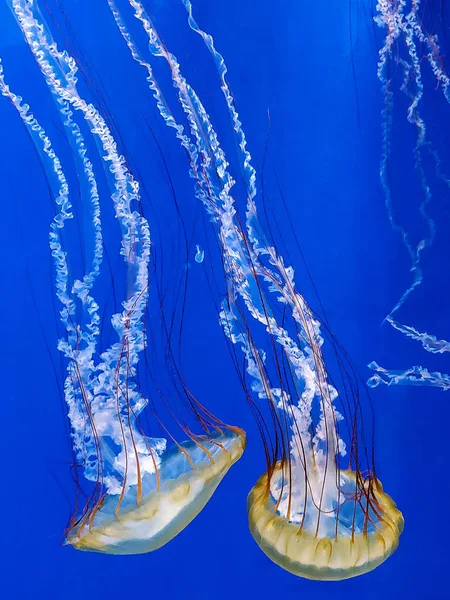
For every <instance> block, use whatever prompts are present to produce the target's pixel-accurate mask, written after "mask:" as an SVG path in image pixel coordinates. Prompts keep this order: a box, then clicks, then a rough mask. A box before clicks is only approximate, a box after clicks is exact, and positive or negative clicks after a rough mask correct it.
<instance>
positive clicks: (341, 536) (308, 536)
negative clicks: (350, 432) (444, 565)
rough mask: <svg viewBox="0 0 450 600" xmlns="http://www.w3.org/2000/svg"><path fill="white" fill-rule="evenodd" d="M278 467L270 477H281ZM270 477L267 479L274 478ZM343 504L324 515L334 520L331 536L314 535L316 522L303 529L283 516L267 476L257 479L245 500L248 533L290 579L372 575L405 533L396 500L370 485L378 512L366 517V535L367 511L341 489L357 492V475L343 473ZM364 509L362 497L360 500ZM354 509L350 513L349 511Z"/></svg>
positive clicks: (347, 472) (375, 484)
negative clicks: (270, 489) (372, 488)
mask: <svg viewBox="0 0 450 600" xmlns="http://www.w3.org/2000/svg"><path fill="white" fill-rule="evenodd" d="M280 473H281V466H280V463H277V465H276V467H275V471H274V473H273V475H272V478H273V477H275V478H276V477H279V476H280ZM272 478H271V479H272ZM340 478H341V479H340V480H341V492H343V493H341V495H340V497H341V502H340V504H339V510H336V511H334V512H333V513H332V516H331V515H323V519H324V520H327V519H328V520H329V521H330V523H331V522H332V528H331V529H332V530H334V533H331V531H330V532H329V537H327V536H324V535H320V534H319V535H317V534H316V525H317V520H315V521H314V525H312V524H310V525H307V524H306V523H308V515H307V514H306V515H305V520H304V521H303V523H304V524H303V525H301V524H299V523H297V522H293V521H291V520H288V519H287V518H285V517H283V516H281V515H280V514H279V513H278V510H277V504H276V501H275V500H274V498H273V497H272V495H271V494H270V492H269V480H268V475H267V473H264V474H263V475H261V477H260V478H259V479H258V481H257V482H256V485H255V486H254V487H253V488H252V490H251V491H250V494H249V495H248V499H247V509H248V517H249V527H250V531H251V533H252V535H253V537H254V538H255V540H256V542H257V544H258V545H259V547H260V548H261V550H262V551H263V552H264V553H265V554H266V555H267V556H268V557H269V558H270V559H271V560H272V561H273V562H275V563H276V564H277V565H279V566H280V567H282V568H283V569H286V571H289V572H290V573H292V574H294V575H298V576H299V577H305V578H307V579H319V580H324V581H326V580H328V581H333V580H334V581H336V580H340V579H348V578H350V577H355V576H356V575H362V574H363V573H367V572H368V571H372V570H373V569H375V568H376V567H378V566H379V565H380V564H381V563H382V562H384V561H385V560H386V559H387V558H388V557H389V556H390V555H391V554H392V553H393V552H394V551H395V550H396V548H397V546H398V542H399V537H400V534H401V532H402V531H403V517H402V514H401V513H400V511H398V510H397V507H396V505H395V502H394V501H393V500H392V499H391V498H390V497H389V496H388V495H387V494H385V493H384V492H383V489H382V486H381V483H380V482H379V481H376V482H372V483H373V486H374V490H373V493H372V497H373V503H374V504H377V506H376V511H377V513H378V515H377V514H375V512H373V511H371V513H370V514H369V519H370V520H369V522H368V524H367V528H366V531H365V529H364V521H365V518H364V517H365V513H364V511H363V510H362V509H361V508H360V507H359V505H358V504H356V506H357V510H356V512H354V508H355V503H354V502H353V501H350V500H349V499H348V497H349V496H348V495H347V494H345V489H344V488H347V491H350V488H353V489H357V486H356V479H355V473H354V472H353V471H341V473H340ZM362 504H363V505H364V498H363V500H362ZM350 507H351V508H352V510H351V511H350V510H349V508H350Z"/></svg>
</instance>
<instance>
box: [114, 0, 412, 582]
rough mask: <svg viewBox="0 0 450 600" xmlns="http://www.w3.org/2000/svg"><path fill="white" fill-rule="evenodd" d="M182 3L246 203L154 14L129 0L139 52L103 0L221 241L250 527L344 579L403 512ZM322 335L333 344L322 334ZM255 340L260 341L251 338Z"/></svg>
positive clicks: (230, 101) (325, 576)
mask: <svg viewBox="0 0 450 600" xmlns="http://www.w3.org/2000/svg"><path fill="white" fill-rule="evenodd" d="M182 3H183V5H184V7H185V9H186V11H187V19H188V25H189V27H190V28H191V30H193V31H194V32H195V33H197V34H198V35H200V36H201V38H202V39H203V41H204V43H205V45H206V47H207V49H208V50H209V52H210V54H211V56H212V59H213V61H214V64H215V65H216V67H217V70H218V73H219V79H220V86H221V90H222V93H223V97H224V100H225V104H226V108H227V110H228V113H229V116H230V123H231V126H232V129H233V134H234V136H235V141H236V144H235V146H236V148H237V153H238V157H239V172H240V173H241V174H242V177H243V180H244V182H245V190H246V198H245V203H244V209H242V208H241V206H240V203H238V202H237V199H236V197H235V189H234V188H235V183H236V182H235V180H234V179H233V177H232V176H231V174H230V170H229V168H228V167H229V161H228V158H227V156H226V155H225V152H224V150H223V149H222V146H221V144H220V140H219V135H218V133H217V132H216V129H215V127H214V125H213V122H212V120H211V117H210V116H209V114H208V113H207V111H206V109H205V107H204V105H203V103H202V101H201V98H200V97H199V95H198V94H197V92H196V91H195V89H194V88H193V87H192V85H191V84H190V83H189V82H188V81H187V79H186V77H185V76H184V75H183V72H182V68H181V64H180V62H179V61H178V59H177V57H176V56H175V55H174V54H173V53H172V52H171V51H170V50H169V49H168V48H167V46H166V45H165V43H164V41H163V40H162V38H161V36H160V34H159V31H158V29H157V28H156V26H155V23H154V22H153V20H152V17H151V16H150V14H149V13H148V12H147V11H146V10H145V8H144V6H143V4H142V3H141V2H139V1H137V0H129V5H130V6H131V7H132V8H133V10H134V17H135V18H136V19H137V20H138V21H139V22H140V23H141V25H142V28H143V31H144V32H145V33H146V34H147V40H148V45H149V52H148V53H145V52H144V51H142V50H141V49H140V48H139V45H138V43H137V42H136V41H135V40H134V39H133V36H132V34H131V32H130V30H129V29H128V27H127V25H126V21H125V19H124V18H123V16H122V15H121V12H120V11H119V9H118V8H117V5H116V3H115V2H114V1H113V0H108V4H109V6H110V8H111V12H112V14H113V16H114V18H115V20H116V24H117V26H118V28H119V30H120V32H121V34H122V36H123V38H124V41H125V43H126V44H127V46H128V48H129V50H130V53H131V56H132V57H133V59H134V60H135V61H136V62H137V63H138V64H140V65H141V66H142V67H143V69H144V70H145V76H146V78H147V81H148V84H149V88H150V90H151V93H152V95H153V97H154V99H155V101H156V105H157V107H158V109H159V112H160V114H161V117H162V118H163V120H164V121H165V123H166V124H167V126H168V127H170V128H171V129H173V130H174V132H175V134H176V137H177V138H178V140H179V142H180V143H181V145H182V147H183V148H184V150H185V152H186V156H187V159H188V164H189V173H190V176H191V178H192V180H193V183H194V189H195V194H196V196H197V198H198V199H199V201H200V202H201V203H202V204H203V205H204V207H205V210H206V212H207V214H208V215H209V218H210V221H211V223H212V226H213V228H214V231H215V233H216V236H217V240H218V244H219V247H220V250H221V254H222V262H223V274H224V277H225V281H226V285H227V295H226V298H225V299H223V301H222V304H221V310H220V314H219V321H220V324H221V325H222V327H223V330H224V332H225V335H226V336H227V338H228V340H229V342H230V345H231V347H232V348H236V351H237V349H239V351H240V352H242V356H243V360H244V364H245V378H244V377H242V383H243V386H244V388H245V390H246V395H247V397H248V398H249V402H250V405H251V407H252V409H253V411H254V413H255V415H256V419H257V423H258V426H259V428H260V431H261V434H262V437H263V442H264V448H265V454H266V459H267V471H266V472H264V473H263V474H262V475H261V476H260V478H259V479H258V480H257V482H256V484H255V485H254V487H253V488H252V489H251V491H250V493H249V495H248V499H247V510H248V522H249V529H250V532H251V534H252V535H253V537H254V539H255V541H256V542H257V544H258V545H259V547H260V548H261V550H262V551H263V552H264V553H265V554H266V555H267V556H268V557H269V558H270V559H271V560H272V561H273V562H274V563H276V564H277V565H279V566H280V567H282V568H284V569H285V570H287V571H289V572H290V573H292V574H294V575H297V576H300V577H305V578H309V579H319V580H339V579H346V578H349V577H354V576H356V575H360V574H363V573H366V572H368V571H371V570H372V569H375V568H376V567H377V566H378V565H380V564H381V563H382V562H383V561H384V560H386V559H387V558H388V557H389V556H390V555H391V554H392V553H393V552H394V551H395V549H396V548H397V545H398V542H399V536H400V534H401V532H402V529H403V517H402V515H401V513H400V511H399V510H398V509H397V508H396V505H395V503H394V501H393V500H392V499H391V498H390V496H389V495H388V494H387V493H386V492H384V490H383V487H382V484H381V482H380V480H379V479H378V477H377V474H376V469H375V464H374V458H373V452H372V449H370V448H368V447H367V446H365V445H364V443H363V442H362V438H363V430H362V424H361V414H362V408H361V403H360V401H359V397H358V395H357V392H356V390H355V387H354V384H353V383H352V382H347V384H344V390H343V399H342V400H341V401H340V407H339V395H338V392H337V389H336V388H335V387H334V385H333V384H332V382H331V381H330V377H329V374H328V372H327V368H326V365H325V361H324V357H323V350H322V346H323V343H324V335H323V333H322V326H321V323H320V320H319V318H318V317H317V315H315V313H314V312H313V311H312V309H311V308H310V307H309V305H308V303H307V302H306V299H305V298H304V297H303V295H302V294H301V292H300V291H299V289H298V287H297V284H296V282H295V272H294V269H293V268H292V267H291V266H289V265H288V264H286V262H285V260H284V259H283V257H282V256H281V255H280V253H279V252H278V250H277V248H276V246H275V244H274V243H273V242H272V240H271V239H270V238H269V237H268V236H267V235H266V233H265V231H264V227H263V224H262V221H261V220H260V218H259V216H258V207H257V199H258V190H257V186H256V171H255V169H254V167H253V166H252V159H251V155H250V152H249V150H248V149H247V141H246V137H245V134H244V130H243V127H242V123H241V121H240V118H239V115H238V112H237V110H236V108H235V103H234V97H233V94H232V92H231V89H230V87H229V85H228V83H227V79H226V74H227V67H226V64H225V61H224V58H223V56H222V55H221V54H220V53H219V52H218V51H217V49H216V47H215V44H214V40H213V38H212V37H211V36H210V35H209V34H208V33H206V32H205V31H203V30H202V29H201V28H200V26H199V25H198V24H197V21H196V20H195V17H194V14H193V6H192V3H191V2H190V1H189V0H182ZM158 60H163V61H165V62H166V63H167V65H168V68H169V70H170V75H171V77H172V83H173V86H174V88H175V90H176V92H177V94H178V102H179V106H180V107H181V108H182V110H183V113H184V116H185V123H184V124H183V123H181V122H179V120H177V119H176V118H175V116H174V114H175V111H174V110H172V109H171V107H170V105H169V103H168V101H167V100H166V98H165V95H164V93H163V90H162V89H161V87H160V85H159V83H158V80H157V78H156V76H155V72H154V68H153V64H154V61H158ZM324 329H325V331H327V328H326V327H325V328H324ZM328 339H329V340H330V341H331V342H332V343H333V345H335V344H336V342H335V340H334V338H333V336H332V335H331V334H329V335H328ZM264 342H266V344H265V345H266V348H268V350H267V349H264V348H262V347H261V346H263V344H264ZM346 385H347V386H348V387H346ZM263 403H265V405H266V406H267V412H268V417H267V418H266V417H265V416H263V414H262V411H263V408H262V404H263ZM344 431H347V435H348V444H349V450H348V451H347V446H346V443H345V440H344V433H343V432H344ZM344 457H348V459H347V460H348V462H347V465H346V466H345V467H344V463H343V459H344ZM365 463H367V464H368V467H367V469H365V468H364V464H365Z"/></svg>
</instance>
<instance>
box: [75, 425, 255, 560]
mask: <svg viewBox="0 0 450 600" xmlns="http://www.w3.org/2000/svg"><path fill="white" fill-rule="evenodd" d="M244 447H245V434H244V432H243V431H242V430H239V429H235V428H230V429H227V430H225V431H223V432H221V433H220V434H218V435H217V436H215V437H210V438H207V439H206V438H205V439H201V438H197V439H196V440H195V441H189V442H183V443H181V444H178V445H175V446H174V447H173V448H172V449H171V450H169V451H168V452H166V453H165V454H164V455H163V457H162V461H161V464H160V467H159V468H158V470H157V472H156V474H155V475H153V476H146V477H144V478H143V480H142V492H141V493H142V495H141V498H140V499H139V500H137V497H136V493H137V486H134V487H133V488H130V489H129V490H128V492H127V495H126V496H124V497H122V498H121V497H120V496H117V495H115V496H114V495H107V496H106V497H105V498H103V499H102V502H101V503H100V505H99V506H98V507H96V508H94V509H93V511H92V512H91V514H90V515H89V518H88V519H83V520H82V521H81V522H80V524H78V525H76V526H75V527H73V528H72V529H71V530H70V531H69V534H68V536H67V540H66V543H68V544H71V545H72V546H74V547H75V548H77V549H78V550H89V551H96V552H105V553H108V554H141V553H145V552H151V551H153V550H157V549H158V548H160V547H161V546H163V545H164V544H166V543H167V542H169V541H170V540H171V539H173V538H174V537H175V536H176V535H178V534H179V533H180V532H181V531H182V530H183V529H184V528H185V527H186V526H187V525H188V524H189V523H190V522H191V521H192V519H194V517H196V516H197V515H198V513H199V512H200V511H201V510H202V509H203V508H204V506H205V505H206V503H207V502H208V500H209V499H210V498H211V496H212V495H213V493H214V491H215V490H216V488H217V486H218V485H219V483H220V482H221V480H222V479H223V477H224V476H225V474H226V473H227V471H228V469H229V468H230V467H231V466H232V465H233V464H234V463H235V462H236V461H237V460H238V459H239V458H240V457H241V455H242V452H243V451H244Z"/></svg>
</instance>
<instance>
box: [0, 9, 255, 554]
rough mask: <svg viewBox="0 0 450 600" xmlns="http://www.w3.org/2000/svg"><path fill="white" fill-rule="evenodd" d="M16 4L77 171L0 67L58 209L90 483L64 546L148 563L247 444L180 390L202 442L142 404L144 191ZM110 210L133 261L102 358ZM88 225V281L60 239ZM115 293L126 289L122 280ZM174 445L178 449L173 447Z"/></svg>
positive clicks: (77, 413) (64, 343)
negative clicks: (104, 189) (75, 184)
mask: <svg viewBox="0 0 450 600" xmlns="http://www.w3.org/2000/svg"><path fill="white" fill-rule="evenodd" d="M9 5H10V7H11V10H12V13H13V15H14V16H15V19H16V21H17V23H18V25H19V27H20V29H21V31H22V33H23V36H24V39H25V40H26V42H27V43H28V46H29V48H30V50H31V52H32V53H33V55H34V58H35V59H36V61H37V64H38V66H39V68H40V71H41V72H42V75H43V77H44V79H45V81H46V83H47V86H48V88H49V90H50V92H51V94H52V95H53V98H54V100H55V101H56V107H57V110H58V112H59V115H60V118H61V121H62V123H63V126H64V132H65V136H66V137H67V140H68V142H69V144H70V148H71V157H70V158H71V160H66V161H65V160H64V159H61V158H60V157H59V156H58V155H57V153H56V151H55V149H54V148H55V145H54V144H53V143H52V140H51V139H50V137H49V136H48V134H47V133H46V131H45V130H44V128H43V127H42V125H41V124H40V123H39V121H38V119H37V117H36V116H35V113H33V112H32V111H31V109H30V107H29V106H28V105H27V104H25V102H24V101H23V100H22V98H21V97H20V96H18V95H17V94H16V93H15V92H14V91H12V90H11V89H10V88H9V86H8V83H7V81H6V80H5V75H4V71H3V67H1V71H0V91H1V93H2V94H3V96H5V97H6V98H8V99H9V100H10V101H11V102H12V104H13V105H14V107H15V108H16V110H17V112H18V114H19V116H20V118H21V120H22V122H23V124H24V126H25V127H26V128H27V131H28V133H29V135H30V137H31V139H32V140H33V143H34V145H35V147H36V149H37V152H38V154H39V157H40V160H41V163H42V166H43V169H44V173H45V176H46V178H47V180H48V185H49V189H50V190H51V194H52V197H53V199H54V202H55V207H56V215H55V217H54V220H53V222H52V223H51V227H50V248H51V252H52V256H53V261H54V267H55V272H56V295H57V297H58V300H59V302H60V304H61V306H62V310H61V312H60V315H61V322H62V324H63V327H64V330H65V335H64V337H63V338H62V339H61V340H60V341H59V345H58V348H59V350H60V351H61V352H62V353H63V354H64V356H65V357H66V359H67V376H66V379H65V384H64V392H65V400H66V402H67V406H68V415H69V419H70V423H71V429H72V442H73V448H74V455H75V458H76V461H77V463H78V464H79V465H81V469H82V474H83V476H84V478H85V479H86V480H87V481H89V482H92V484H91V486H90V487H91V491H90V493H89V494H88V496H87V498H86V500H85V502H84V504H83V502H82V501H81V498H80V496H78V501H77V505H76V507H75V513H74V516H73V517H72V518H71V520H70V523H69V526H68V528H67V534H66V543H67V544H70V545H72V546H74V547H75V548H78V549H81V550H91V551H98V552H105V553H111V554H135V553H143V552H149V551H152V550H155V549H157V548H159V547H161V546H162V545H164V544H165V543H167V542H168V541H170V540H171V539H172V538H173V537H175V536H176V535H177V534H178V533H179V532H180V531H181V530H182V529H184V528H185V527H186V525H188V524H189V523H190V521H191V520H192V519H193V518H194V517H195V516H196V515H197V514H198V513H199V512H200V511H201V510H202V508H203V507H204V506H205V504H206V503H207V501H208V500H209V498H210V497H211V495H212V494H213V493H214V491H215V489H216V487H217V485H218V484H219V483H220V481H221V480H222V478H223V477H224V475H225V474H226V472H227V471H228V469H229V468H230V466H231V465H232V464H233V463H234V462H235V461H236V460H238V459H239V458H240V456H241V454H242V452H243V449H244V446H245V434H244V432H243V431H242V430H240V429H238V428H234V427H231V426H228V425H226V424H224V423H222V422H221V421H220V420H219V419H217V418H216V417H215V416H214V415H212V414H211V413H210V412H209V411H208V410H207V409H206V408H205V407H203V406H202V405H201V404H200V403H199V402H198V401H197V400H196V399H195V398H194V396H193V395H192V394H191V393H190V392H189V390H188V389H187V388H186V387H185V386H183V382H181V381H180V386H181V387H182V391H183V394H184V400H185V402H184V404H185V405H186V406H187V408H188V409H189V412H190V415H191V421H192V422H194V423H196V425H197V426H200V427H201V430H202V432H201V434H196V433H194V432H193V431H192V429H191V425H190V423H189V421H188V420H185V418H184V417H183V416H182V415H179V414H178V413H175V412H174V411H175V408H174V406H173V405H172V404H170V405H168V404H167V405H166V406H165V407H163V406H162V404H163V403H164V401H163V400H162V401H161V402H160V405H161V406H159V405H158V403H157V402H156V400H154V399H150V401H149V400H147V398H146V397H145V396H144V394H143V391H142V390H141V387H140V380H139V376H138V363H139V361H140V360H141V358H142V357H143V356H144V357H146V351H147V350H148V345H149V343H148V340H147V336H146V328H145V316H146V311H147V305H148V300H149V292H150V290H151V286H149V283H150V282H149V260H150V252H151V244H150V230H149V225H148V222H147V220H146V219H145V218H144V216H143V215H142V211H141V201H140V192H139V185H138V183H137V181H136V180H135V179H134V177H133V175H132V174H131V172H130V170H129V168H128V167H127V164H126V161H125V159H124V157H123V156H122V155H120V154H119V151H118V149H117V144H116V140H115V139H114V137H113V135H112V133H111V130H110V128H109V127H108V125H107V123H106V121H105V119H104V118H103V116H102V115H101V114H100V112H99V111H98V110H97V109H96V107H95V106H94V105H93V104H90V103H88V101H87V100H86V99H85V98H83V97H82V96H81V95H80V92H79V91H78V81H77V67H76V63H75V60H74V59H73V58H72V57H71V56H70V55H69V54H68V52H67V51H66V50H60V49H59V48H58V45H57V43H56V42H55V40H54V39H53V37H52V34H51V31H50V29H49V27H48V26H47V24H46V23H45V20H44V19H43V17H42V15H41V13H40V10H39V7H38V6H37V4H36V3H30V2H28V1H26V0H12V1H11V2H9ZM92 147H94V148H95V147H97V150H98V156H96V157H93V154H91V150H92ZM90 154H91V156H90ZM72 161H73V162H72ZM64 163H66V164H64ZM72 164H75V169H76V173H75V176H76V178H77V180H78V181H79V185H80V193H81V199H80V201H78V200H77V201H74V199H75V198H76V192H75V193H74V192H73V191H72V190H71V189H70V186H69V177H68V175H67V173H68V172H69V171H70V169H71V168H73V167H72V166H71V165H72ZM100 165H101V166H100ZM102 177H105V178H106V180H107V184H108V187H109V193H108V194H107V196H106V197H102V193H101V192H100V186H99V185H98V182H99V179H101V178H102ZM110 207H113V209H114V214H115V217H116V222H117V223H118V224H119V226H120V239H119V240H118V241H119V245H118V247H117V248H116V251H117V250H119V251H120V255H121V256H122V258H123V260H124V261H125V266H126V269H124V270H123V274H124V282H125V281H126V297H125V299H124V300H123V302H122V310H121V312H117V313H115V314H113V316H112V320H111V324H112V330H113V332H114V333H115V336H116V339H117V341H116V342H115V343H113V344H112V345H111V346H110V347H109V348H108V349H106V350H105V351H103V352H101V353H100V352H99V344H100V342H101V338H102V320H103V318H104V315H102V307H101V306H100V305H99V304H98V303H97V301H96V299H95V297H94V294H96V293H97V292H98V293H100V292H101V288H102V285H103V284H104V282H105V279H102V277H103V278H104V269H105V265H104V253H105V250H106V251H107V252H108V253H109V255H110V256H111V255H112V253H113V252H114V248H111V247H109V245H108V244H107V245H106V246H105V244H106V242H105V236H104V233H105V232H104V230H103V223H104V220H103V213H104V212H105V213H106V212H108V210H109V208H110ZM84 219H85V222H87V223H89V224H90V231H89V233H88V234H87V242H86V247H87V255H89V256H88V258H87V260H86V265H85V266H84V272H83V273H82V275H81V276H77V275H76V274H75V272H74V271H75V268H74V266H73V264H74V263H76V260H75V259H76V258H77V256H78V255H79V254H80V252H81V248H76V247H69V245H67V246H66V245H65V244H64V235H65V232H66V231H67V229H68V226H69V225H70V221H72V222H75V223H76V222H77V221H82V220H84ZM109 237H110V236H109ZM115 285H116V288H117V289H121V287H122V286H121V282H119V281H115ZM100 295H101V294H100ZM157 318H160V315H157ZM162 351H163V349H161V352H162ZM153 376H155V374H153ZM146 407H147V411H145V409H146ZM162 408H165V409H166V410H165V412H164V411H162ZM145 412H150V414H151V416H152V417H153V422H154V426H155V427H158V428H159V430H160V431H162V433H163V435H164V436H165V437H151V436H150V435H148V433H147V432H146V430H145V427H144V423H143V421H142V419H141V418H140V417H142V416H144V415H145ZM162 412H164V414H169V415H170V416H171V417H172V419H173V422H174V423H175V424H176V425H177V426H179V428H180V429H181V430H182V432H183V434H184V435H185V436H186V438H187V441H184V442H178V441H177V440H176V438H175V436H174V434H173V433H171V431H170V429H169V427H168V426H167V425H166V424H165V423H164V422H163V421H162V418H161V416H160V414H161V413H162ZM141 413H143V414H142V415H141ZM166 438H170V439H171V440H172V442H173V444H172V445H171V447H167V440H166Z"/></svg>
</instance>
